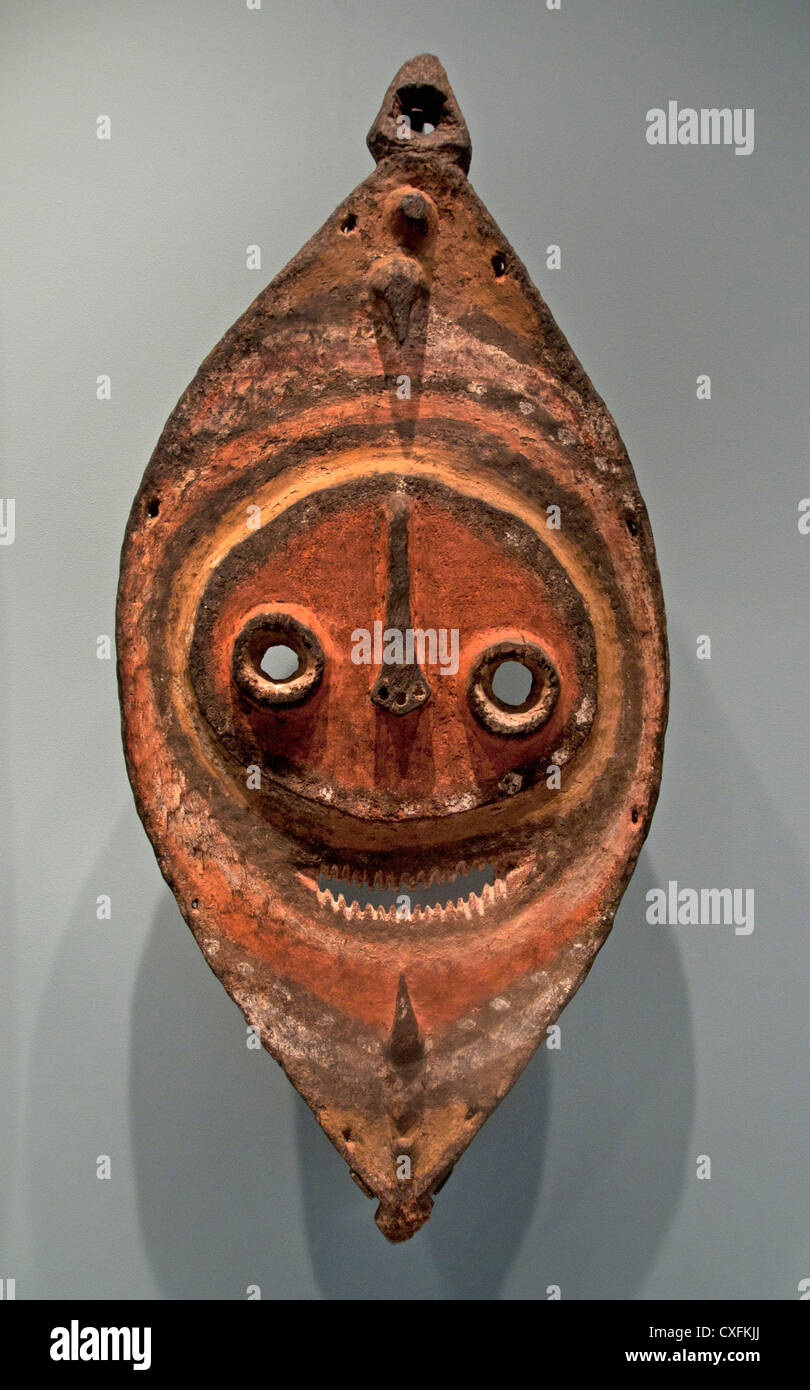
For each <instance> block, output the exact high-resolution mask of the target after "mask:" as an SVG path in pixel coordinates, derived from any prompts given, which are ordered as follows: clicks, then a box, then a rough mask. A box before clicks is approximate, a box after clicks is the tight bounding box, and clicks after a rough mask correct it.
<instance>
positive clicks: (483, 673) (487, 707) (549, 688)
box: [469, 642, 560, 735]
mask: <svg viewBox="0 0 810 1390" xmlns="http://www.w3.org/2000/svg"><path fill="white" fill-rule="evenodd" d="M559 693H560V677H559V673H558V671H557V667H556V666H555V664H554V662H553V661H552V659H551V657H550V656H549V654H548V652H546V651H544V650H543V648H542V647H541V646H539V645H538V644H537V643H536V642H519V643H516V642H497V643H495V645H494V646H492V647H487V649H486V651H485V652H483V653H482V654H481V656H480V657H479V658H478V661H477V662H476V664H475V667H474V669H473V672H472V676H471V679H470V688H469V700H470V707H471V709H472V712H473V714H474V715H475V717H476V719H478V721H479V722H480V723H481V724H483V725H484V728H485V729H489V730H490V732H491V733H493V734H505V735H511V734H522V735H526V734H534V733H537V730H538V729H542V727H543V725H544V724H547V723H548V721H549V719H550V718H551V716H552V714H553V712H554V707H555V705H556V703H557V697H558V695H559Z"/></svg>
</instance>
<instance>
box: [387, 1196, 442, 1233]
mask: <svg viewBox="0 0 810 1390" xmlns="http://www.w3.org/2000/svg"><path fill="white" fill-rule="evenodd" d="M432 1210H433V1198H432V1197H427V1196H424V1197H417V1198H416V1199H415V1200H413V1201H410V1202H408V1201H404V1202H400V1203H397V1205H396V1206H391V1205H388V1204H386V1203H384V1202H380V1205H379V1206H378V1208H377V1210H376V1212H375V1214H374V1220H375V1221H376V1223H377V1226H378V1227H379V1229H380V1230H381V1231H382V1233H383V1235H384V1236H385V1238H386V1240H390V1241H391V1243H392V1245H401V1244H402V1242H403V1241H406V1240H410V1238H411V1236H414V1235H416V1232H417V1231H418V1230H420V1229H421V1227H422V1226H424V1224H425V1222H426V1221H427V1220H428V1218H429V1216H430V1213H431V1211H432Z"/></svg>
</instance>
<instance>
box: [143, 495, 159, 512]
mask: <svg viewBox="0 0 810 1390" xmlns="http://www.w3.org/2000/svg"><path fill="white" fill-rule="evenodd" d="M159 511H160V500H159V498H157V497H150V498H149V502H148V503H147V507H146V514H147V516H157V514H158V512H159Z"/></svg>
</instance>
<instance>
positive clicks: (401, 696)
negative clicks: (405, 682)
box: [397, 690, 408, 705]
mask: <svg viewBox="0 0 810 1390" xmlns="http://www.w3.org/2000/svg"><path fill="white" fill-rule="evenodd" d="M407 703H408V697H407V695H406V694H405V691H404V690H400V692H399V694H398V695H397V704H398V705H405V704H407Z"/></svg>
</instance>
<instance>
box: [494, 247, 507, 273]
mask: <svg viewBox="0 0 810 1390" xmlns="http://www.w3.org/2000/svg"><path fill="white" fill-rule="evenodd" d="M492 269H493V270H494V271H495V279H496V280H500V279H501V277H502V276H503V275H505V274H506V257H505V255H504V254H503V251H496V252H495V255H494V256H493V257H492Z"/></svg>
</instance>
